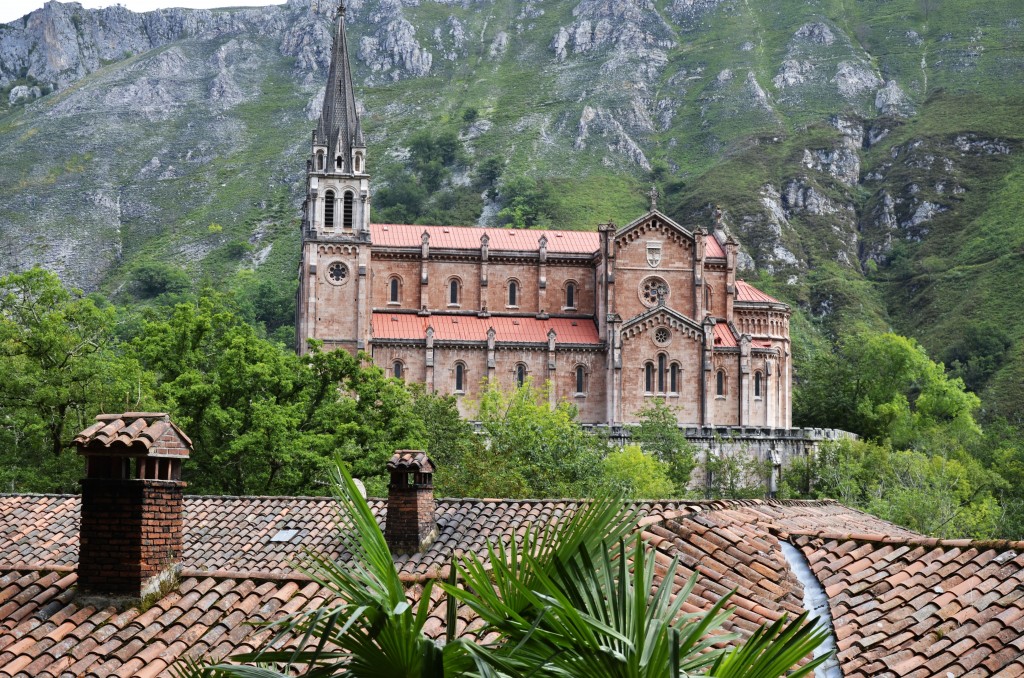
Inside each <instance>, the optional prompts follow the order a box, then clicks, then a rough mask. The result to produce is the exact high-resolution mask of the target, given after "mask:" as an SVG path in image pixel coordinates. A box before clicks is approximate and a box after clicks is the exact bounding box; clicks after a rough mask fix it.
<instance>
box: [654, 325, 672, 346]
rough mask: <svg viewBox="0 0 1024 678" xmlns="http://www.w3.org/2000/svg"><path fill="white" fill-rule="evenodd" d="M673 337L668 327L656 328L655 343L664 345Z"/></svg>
mask: <svg viewBox="0 0 1024 678" xmlns="http://www.w3.org/2000/svg"><path fill="white" fill-rule="evenodd" d="M671 339H672V335H671V334H670V333H669V331H668V328H667V327H659V328H658V329H656V330H654V343H656V344H658V345H659V346H664V345H665V344H667V343H668V342H669V341H670V340H671Z"/></svg>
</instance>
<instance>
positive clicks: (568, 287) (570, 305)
mask: <svg viewBox="0 0 1024 678" xmlns="http://www.w3.org/2000/svg"><path fill="white" fill-rule="evenodd" d="M565 308H566V309H574V308H576V283H574V282H569V283H566V284H565Z"/></svg>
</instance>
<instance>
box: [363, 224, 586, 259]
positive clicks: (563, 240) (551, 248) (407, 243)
mask: <svg viewBox="0 0 1024 678" xmlns="http://www.w3.org/2000/svg"><path fill="white" fill-rule="evenodd" d="M424 233H427V234H428V235H429V236H430V246H431V247H432V248H438V249H456V250H477V251H479V250H480V237H481V236H483V235H485V234H486V235H487V237H488V244H487V246H488V248H489V250H490V251H492V252H495V251H497V252H505V251H508V252H539V251H540V244H539V242H540V239H541V238H542V237H544V238H547V248H548V253H549V254H594V253H596V252H597V251H598V249H599V248H600V245H601V240H600V235H599V234H597V233H595V232H593V231H547V230H533V229H521V228H482V227H478V226H414V225H410V224H371V225H370V237H371V238H372V240H373V246H374V247H419V246H420V245H421V244H422V242H423V240H422V238H423V234H424Z"/></svg>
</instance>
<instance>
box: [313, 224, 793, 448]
mask: <svg viewBox="0 0 1024 678" xmlns="http://www.w3.org/2000/svg"><path fill="white" fill-rule="evenodd" d="M512 231H513V230H512V229H493V228H479V227H457V226H449V227H423V226H410V225H395V224H389V225H380V224H373V225H371V226H370V228H369V229H367V230H366V231H364V232H362V233H359V232H352V233H346V232H344V231H333V232H327V231H325V230H321V229H318V228H317V225H316V224H315V222H314V223H313V224H312V226H311V227H310V228H309V229H308V230H307V232H306V238H305V242H304V245H303V248H304V256H303V264H304V270H303V276H302V280H303V283H304V284H303V290H302V293H301V295H300V326H301V327H303V328H304V332H305V336H302V337H300V340H303V339H307V338H314V339H319V340H321V341H323V342H324V344H325V345H326V346H327V347H328V348H332V349H333V348H344V349H346V350H349V351H356V350H364V351H366V352H368V353H369V354H370V355H371V356H372V357H373V360H374V362H375V363H376V364H377V365H379V366H380V367H381V368H382V369H383V370H384V371H385V372H386V373H388V374H389V375H390V376H395V377H398V378H401V379H404V380H406V381H411V382H418V383H423V384H425V385H426V387H427V388H428V389H429V390H431V391H433V392H438V393H446V394H447V393H452V394H455V395H456V396H457V397H458V398H459V402H460V408H461V410H462V413H463V414H464V415H465V416H468V417H472V416H473V414H474V412H475V406H476V401H477V400H478V399H479V397H480V394H481V390H482V389H484V388H486V385H487V384H488V383H497V384H498V385H499V386H500V387H501V388H503V389H511V388H514V387H515V386H516V385H517V384H518V383H520V381H521V380H524V379H528V380H530V381H532V382H533V383H534V384H535V385H541V384H550V394H551V399H552V402H557V401H560V400H567V401H569V402H571V403H573V404H575V405H576V406H577V408H578V409H579V415H580V420H581V421H582V422H584V423H588V424H609V425H618V424H625V423H632V422H635V421H637V419H638V417H637V412H638V411H639V410H642V409H643V408H645V407H647V406H649V405H650V404H651V403H652V401H653V400H654V399H656V398H662V399H664V400H665V402H666V403H667V404H668V405H669V406H671V407H672V408H673V409H675V410H676V412H677V416H678V419H679V422H680V424H685V425H690V426H758V427H769V428H789V426H790V417H791V414H790V390H791V365H790V353H791V351H790V340H789V315H790V314H789V308H788V307H787V306H786V305H785V304H782V303H780V302H778V301H776V300H774V299H772V298H771V297H768V296H767V295H765V294H763V293H761V292H760V291H759V290H756V289H755V288H753V287H752V286H750V285H749V284H747V283H745V282H744V281H742V280H738V279H736V253H737V250H738V244H737V243H736V242H735V241H734V240H732V239H731V238H729V237H727V236H725V234H724V233H723V232H722V231H721V230H717V229H716V230H715V232H713V233H711V234H708V233H707V232H706V231H704V230H703V229H700V228H697V229H695V230H690V229H687V228H685V227H683V226H681V225H680V224H677V223H676V222H674V221H673V220H672V219H670V218H668V217H667V216H665V215H664V214H662V213H660V212H658V211H656V210H655V211H651V212H649V213H647V214H645V215H643V216H642V217H640V218H639V219H637V220H636V221H634V222H633V223H631V224H628V225H626V226H624V227H621V228H616V227H614V226H613V225H610V224H609V225H603V226H602V227H601V230H600V231H599V232H598V233H586V234H583V233H576V232H565V233H564V234H560V233H559V232H557V231H528V230H518V231H514V233H515V235H514V239H515V242H516V243H521V244H519V245H517V246H518V247H520V248H521V249H517V250H495V249H494V248H493V247H492V246H491V243H492V242H494V240H496V238H497V236H499V235H504V236H506V237H505V238H504V240H505V241H508V240H509V239H510V238H509V237H508V234H509V233H510V232H512ZM378 236H379V237H380V239H381V240H384V241H386V242H387V244H385V245H381V244H377V240H378ZM444 236H457V237H453V238H452V240H453V242H448V243H442V244H443V245H444V246H443V247H435V246H434V244H433V243H434V242H435V241H437V240H439V239H441V238H443V237H444ZM581 236H582V237H581ZM563 237H572V238H573V243H572V248H569V247H562V248H559V249H558V250H557V251H552V250H553V249H554V248H552V247H551V245H550V243H551V241H552V240H556V239H560V238H563ZM468 242H473V243H475V246H474V247H467V246H466V245H467V243H468ZM503 244H506V245H507V243H503ZM339 266H343V267H344V269H345V270H346V271H347V275H345V276H343V277H342V279H340V280H338V279H336V278H337V276H336V275H335V277H333V278H332V271H334V272H335V273H336V272H337V271H338V270H339ZM659 291H660V292H661V295H660V297H659ZM300 343H302V344H303V348H305V346H306V342H305V341H300Z"/></svg>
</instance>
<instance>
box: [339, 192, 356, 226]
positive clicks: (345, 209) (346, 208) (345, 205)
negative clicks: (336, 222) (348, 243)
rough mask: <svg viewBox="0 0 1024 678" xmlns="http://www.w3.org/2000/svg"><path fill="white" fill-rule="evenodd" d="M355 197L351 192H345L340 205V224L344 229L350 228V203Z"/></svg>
mask: <svg viewBox="0 0 1024 678" xmlns="http://www.w3.org/2000/svg"><path fill="white" fill-rule="evenodd" d="M354 197H355V196H353V195H352V191H345V197H344V198H343V199H342V203H341V224H342V226H344V227H345V228H352V201H353V199H354Z"/></svg>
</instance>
